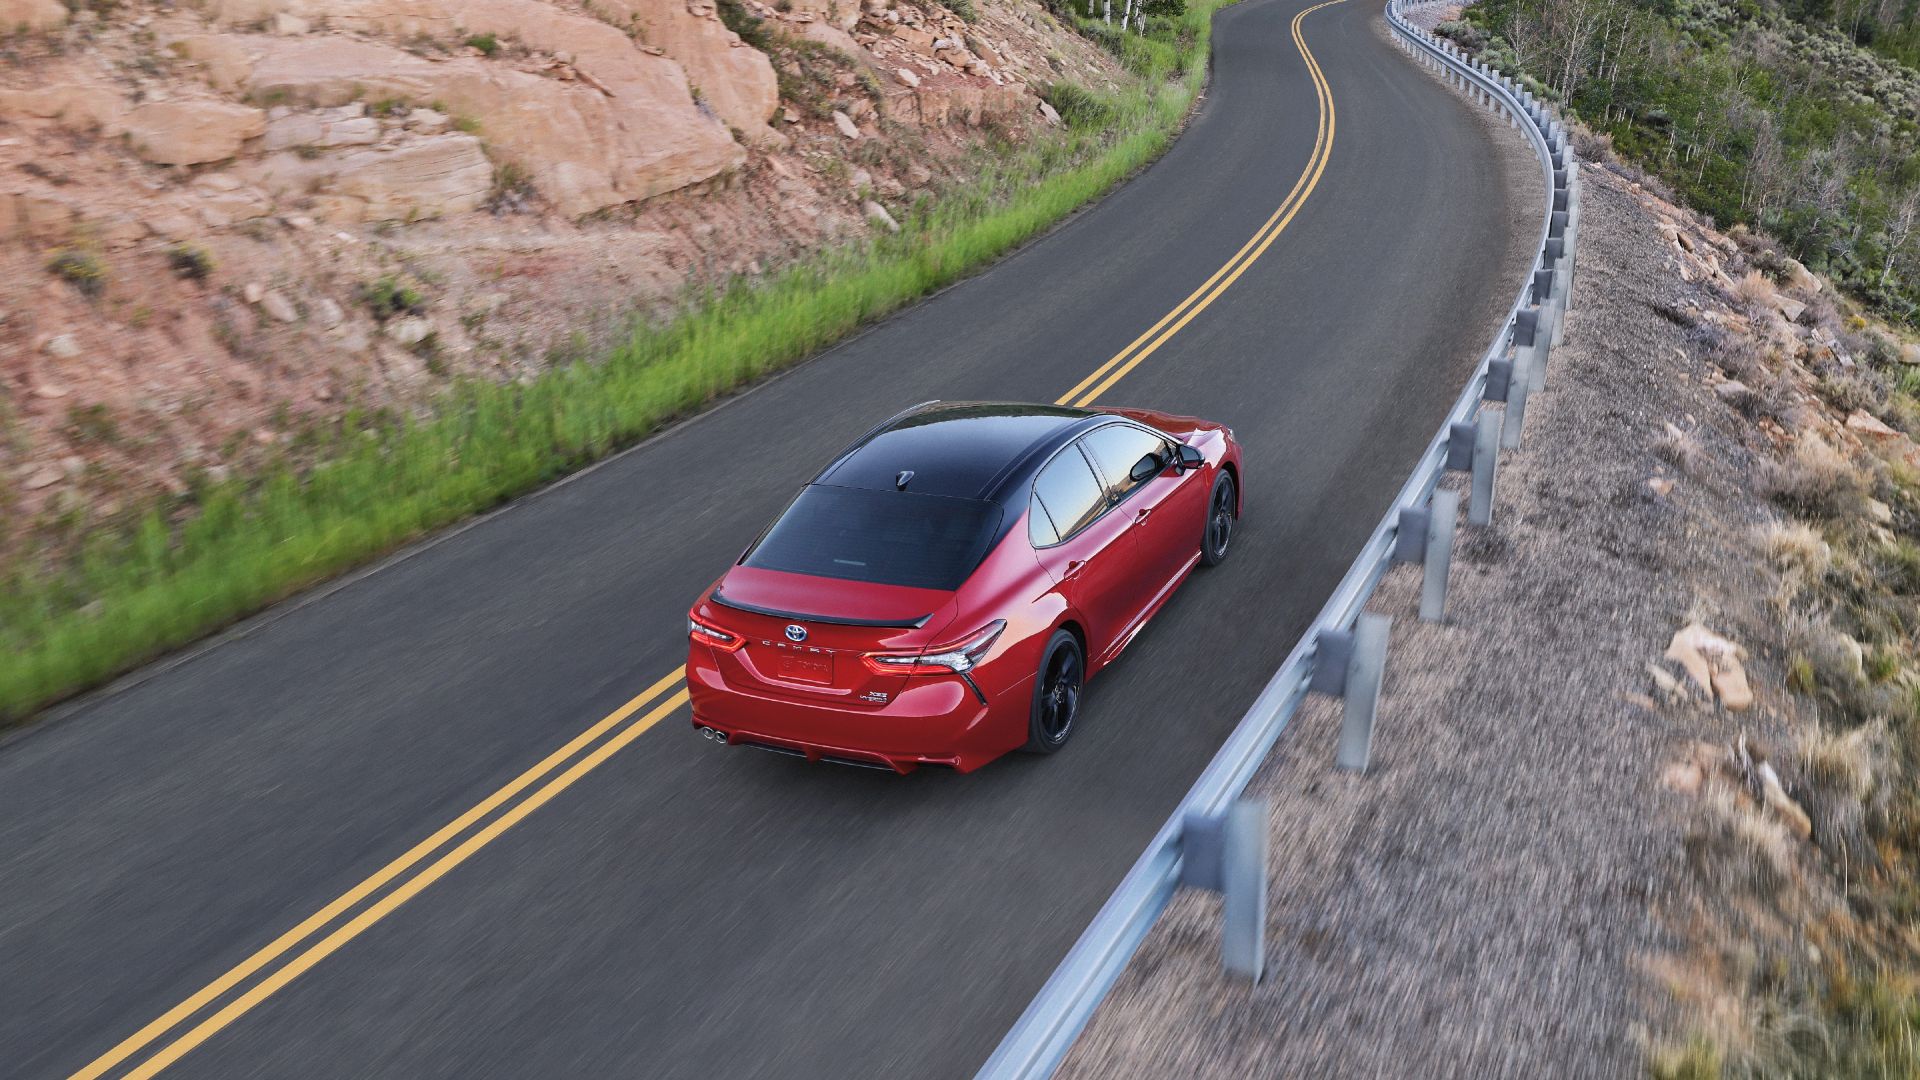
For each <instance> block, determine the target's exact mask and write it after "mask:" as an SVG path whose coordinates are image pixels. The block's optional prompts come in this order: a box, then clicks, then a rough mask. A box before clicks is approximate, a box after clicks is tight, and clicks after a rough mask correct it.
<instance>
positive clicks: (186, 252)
mask: <svg viewBox="0 0 1920 1080" xmlns="http://www.w3.org/2000/svg"><path fill="white" fill-rule="evenodd" d="M167 265H168V266H171V267H173V272H174V273H176V274H179V275H180V276H181V277H183V278H188V279H191V280H193V281H204V280H205V279H206V278H207V277H209V276H210V275H212V273H213V256H212V255H210V254H208V253H207V249H206V248H203V247H196V246H194V245H193V244H175V245H173V246H172V247H170V248H168V249H167Z"/></svg>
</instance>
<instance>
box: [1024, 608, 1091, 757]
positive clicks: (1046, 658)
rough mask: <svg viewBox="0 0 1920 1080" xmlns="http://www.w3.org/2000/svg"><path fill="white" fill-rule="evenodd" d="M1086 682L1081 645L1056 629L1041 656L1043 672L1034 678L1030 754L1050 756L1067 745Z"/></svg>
mask: <svg viewBox="0 0 1920 1080" xmlns="http://www.w3.org/2000/svg"><path fill="white" fill-rule="evenodd" d="M1086 681H1087V664H1086V660H1085V659H1084V658H1083V657H1082V656H1081V653H1080V642H1079V641H1078V640H1076V639H1075V638H1074V636H1073V635H1072V634H1070V633H1068V632H1067V631H1065V630H1055V631H1054V632H1053V637H1052V638H1050V639H1048V641H1047V648H1046V651H1045V652H1044V653H1042V654H1041V659H1040V671H1039V674H1038V675H1037V676H1036V677H1035V679H1034V684H1033V712H1032V717H1031V719H1030V720H1029V721H1028V724H1027V745H1026V749H1027V750H1028V751H1030V752H1032V753H1036V754H1051V753H1053V752H1054V751H1055V750H1058V749H1060V748H1061V747H1062V746H1065V745H1066V744H1067V739H1069V738H1070V737H1072V735H1073V724H1074V721H1075V720H1076V719H1077V718H1078V717H1079V715H1080V695H1081V691H1082V690H1083V689H1084V688H1085V686H1086Z"/></svg>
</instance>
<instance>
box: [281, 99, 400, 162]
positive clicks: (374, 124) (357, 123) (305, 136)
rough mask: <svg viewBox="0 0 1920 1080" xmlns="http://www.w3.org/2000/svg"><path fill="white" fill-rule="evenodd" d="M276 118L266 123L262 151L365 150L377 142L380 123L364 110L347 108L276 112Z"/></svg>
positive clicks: (360, 106)
mask: <svg viewBox="0 0 1920 1080" xmlns="http://www.w3.org/2000/svg"><path fill="white" fill-rule="evenodd" d="M274 112H275V113H278V114H280V115H274V116H270V117H269V118H268V120H267V132H266V137H265V138H264V139H263V140H262V142H261V148H262V149H264V150H269V151H272V150H291V149H294V148H295V147H300V146H311V147H318V148H327V147H335V146H365V145H368V144H371V143H376V142H379V141H380V121H378V120H375V119H374V118H373V117H371V116H368V115H367V109H366V106H364V105H360V104H357V103H356V104H353V105H348V106H345V107H343V108H339V109H318V110H315V111H312V112H294V111H292V110H290V109H276V110H274Z"/></svg>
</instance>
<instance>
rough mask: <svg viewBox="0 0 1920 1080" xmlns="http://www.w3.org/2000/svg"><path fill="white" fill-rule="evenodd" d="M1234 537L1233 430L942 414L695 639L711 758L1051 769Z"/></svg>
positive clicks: (833, 489) (732, 577)
mask: <svg viewBox="0 0 1920 1080" xmlns="http://www.w3.org/2000/svg"><path fill="white" fill-rule="evenodd" d="M1239 516H1240V448H1239V446H1238V445H1237V444H1236V443H1235V442H1234V439H1233V433H1232V431H1230V430H1229V429H1227V428H1225V427H1223V426H1221V425H1219V424H1211V423H1208V422H1206V421H1203V420H1196V419H1193V418H1192V417H1184V416H1170V415H1167V414H1164V413H1157V412H1150V411H1147V410H1143V409H1069V408H1061V407H1057V406H1052V405H1018V404H998V403H979V402H967V403H943V402H932V403H928V404H926V405H920V406H916V407H914V408H912V409H909V410H907V411H906V412H904V413H901V414H900V415H898V416H895V417H894V418H892V419H891V420H888V421H887V422H885V423H883V424H881V425H880V426H879V427H877V428H875V429H873V430H872V431H870V432H868V433H867V434H866V436H865V437H863V438H861V439H860V440H859V441H858V442H856V443H854V444H853V445H852V446H851V447H849V448H847V450H846V451H845V452H843V453H842V454H841V455H840V456H839V457H838V458H836V459H834V461H833V463H832V464H830V465H828V466H827V467H826V468H825V469H824V470H822V471H821V472H820V475H818V476H816V477H814V479H813V481H812V482H811V483H809V484H808V485H807V486H806V487H804V488H802V489H801V491H800V494H799V495H798V496H797V497H796V498H795V499H794V500H793V502H792V504H791V505H789V506H788V507H787V509H786V512H785V513H783V514H781V515H780V517H779V518H778V519H777V520H776V521H774V523H773V525H772V526H771V527H770V528H768V529H767V531H766V532H765V533H763V534H762V535H761V536H760V538H759V539H758V540H756V541H754V543H753V546H751V547H749V548H748V549H747V551H746V553H745V554H743V555H741V556H740V558H739V560H738V561H737V562H735V563H734V565H733V567H732V568H731V569H729V570H728V571H727V572H726V574H725V576H723V577H722V578H721V579H720V580H719V581H718V582H716V583H715V584H714V586H713V588H711V589H709V590H707V591H706V593H705V594H703V595H702V596H701V597H700V600H699V601H698V602H697V603H695V604H694V605H693V610H692V611H690V612H689V613H688V616H687V631H688V638H689V645H688V649H687V690H688V693H689V695H690V696H691V698H692V704H693V725H694V727H695V728H696V729H697V730H699V731H700V732H701V733H702V734H703V735H705V736H706V737H707V738H709V739H714V740H718V741H722V742H727V743H742V744H746V745H749V746H756V747H759V748H761V749H766V750H775V751H780V752H782V753H788V754H793V755H796V756H802V757H806V758H809V759H811V760H815V761H818V760H830V761H838V762H841V763H844V764H852V765H867V766H873V767H878V768H888V769H894V770H896V771H899V772H910V771H912V770H913V769H914V768H917V767H918V766H921V765H944V766H948V767H950V768H954V769H958V770H960V771H962V772H967V771H970V770H972V769H976V768H979V767H980V766H981V765H984V764H986V763H987V762H989V761H992V760H993V759H994V758H996V757H999V756H1000V755H1001V754H1004V753H1006V752H1007V751H1009V750H1014V749H1021V748H1024V749H1026V750H1030V751H1034V752H1038V753H1051V752H1053V751H1055V750H1058V749H1060V747H1062V746H1064V745H1065V744H1066V742H1067V739H1068V738H1069V737H1070V736H1071V735H1072V734H1073V730H1074V726H1075V723H1076V721H1077V720H1078V717H1079V712H1080V699H1081V691H1082V689H1083V687H1084V686H1085V685H1086V681H1087V679H1088V678H1090V677H1092V676H1093V675H1094V674H1095V673H1097V672H1099V670H1100V669H1101V668H1102V667H1104V666H1106V665H1107V664H1109V663H1111V662H1112V661H1113V659H1114V658H1115V657H1116V656H1118V655H1120V651H1121V650H1122V649H1124V648H1126V647H1127V643H1128V642H1130V641H1132V640H1133V638H1134V636H1135V635H1136V634H1138V633H1139V632H1140V630H1141V628H1142V627H1144V626H1145V625H1146V623H1147V620H1148V619H1150V618H1152V617H1153V615H1154V613H1155V612H1156V611H1158V610H1159V609H1160V606H1161V605H1162V604H1164V603H1166V602H1167V598H1168V597H1170V596H1172V595H1173V590H1174V589H1175V587H1177V586H1178V585H1179V584H1180V583H1181V582H1182V581H1183V580H1185V579H1186V576H1187V574H1188V573H1189V572H1190V571H1192V570H1193V568H1194V566H1195V565H1196V564H1206V565H1208V566H1212V565H1215V564H1217V563H1219V562H1221V561H1222V560H1224V559H1225V558H1226V557H1227V551H1228V548H1229V545H1230V544H1231V542H1232V539H1233V529H1234V524H1235V522H1236V521H1237V520H1238V518H1239Z"/></svg>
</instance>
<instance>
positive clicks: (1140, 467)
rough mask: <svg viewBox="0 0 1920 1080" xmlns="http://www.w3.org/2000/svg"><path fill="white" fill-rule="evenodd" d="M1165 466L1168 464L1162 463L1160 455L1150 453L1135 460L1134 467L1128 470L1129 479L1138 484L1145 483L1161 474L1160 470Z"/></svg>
mask: <svg viewBox="0 0 1920 1080" xmlns="http://www.w3.org/2000/svg"><path fill="white" fill-rule="evenodd" d="M1165 467H1166V466H1164V465H1162V464H1160V455H1158V454H1148V455H1146V456H1145V457H1143V458H1141V459H1140V460H1139V461H1136V462H1134V463H1133V468H1131V469H1128V470H1127V479H1129V480H1131V481H1133V482H1134V483H1136V484H1144V483H1146V482H1147V481H1149V480H1151V479H1153V478H1154V477H1156V476H1159V475H1160V470H1161V469H1163V468H1165Z"/></svg>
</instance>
